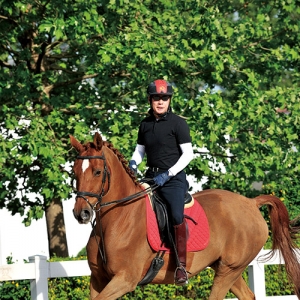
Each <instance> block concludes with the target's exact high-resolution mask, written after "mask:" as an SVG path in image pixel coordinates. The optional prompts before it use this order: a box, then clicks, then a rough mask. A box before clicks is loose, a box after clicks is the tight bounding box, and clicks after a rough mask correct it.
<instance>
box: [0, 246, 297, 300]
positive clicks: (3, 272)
mask: <svg viewBox="0 0 300 300" xmlns="http://www.w3.org/2000/svg"><path fill="white" fill-rule="evenodd" d="M267 252H268V251H266V250H262V251H261V252H260V253H259V255H258V256H257V257H259V256H260V255H263V254H266V253H267ZM299 261H300V257H299ZM279 263H282V261H280V258H279V255H278V254H277V255H276V256H274V258H273V259H272V260H270V261H268V262H266V263H263V262H261V261H259V260H258V259H257V258H256V259H254V260H253V261H252V262H251V264H250V265H249V268H248V273H249V274H248V275H249V286H250V288H251V290H252V291H253V292H254V293H255V296H256V299H259V300H269V299H274V300H281V299H287V300H297V297H296V296H273V297H267V296H266V284H265V271H264V265H265V264H266V265H274V264H279ZM89 275H90V269H89V267H88V263H87V261H86V260H79V261H62V262H47V258H46V256H40V255H36V256H31V257H29V263H26V264H18V263H17V264H11V265H2V266H0V281H9V280H23V279H29V280H30V288H31V299H32V300H47V299H48V278H57V277H75V276H89Z"/></svg>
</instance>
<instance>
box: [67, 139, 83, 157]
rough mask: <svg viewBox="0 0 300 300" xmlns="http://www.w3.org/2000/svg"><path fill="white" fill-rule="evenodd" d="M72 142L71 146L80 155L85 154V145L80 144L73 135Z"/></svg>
mask: <svg viewBox="0 0 300 300" xmlns="http://www.w3.org/2000/svg"><path fill="white" fill-rule="evenodd" d="M70 142H71V145H72V146H73V147H74V148H75V149H76V150H77V152H78V153H81V152H83V150H84V147H83V145H82V144H81V143H80V142H78V141H77V140H76V139H75V138H74V136H72V135H70Z"/></svg>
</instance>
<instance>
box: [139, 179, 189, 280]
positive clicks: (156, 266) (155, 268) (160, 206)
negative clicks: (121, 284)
mask: <svg viewBox="0 0 300 300" xmlns="http://www.w3.org/2000/svg"><path fill="white" fill-rule="evenodd" d="M144 185H145V184H144ZM148 196H149V199H150V201H151V205H152V208H153V211H154V213H155V215H156V219H157V225H158V229H159V235H160V240H161V245H163V244H164V245H166V246H168V247H169V248H172V249H173V251H174V252H175V255H176V260H177V261H178V263H179V258H178V254H177V251H176V247H175V243H174V239H173V236H174V235H173V226H172V224H170V222H169V218H168V208H167V205H166V204H165V203H164V201H163V200H162V198H161V197H160V196H159V195H158V193H157V192H153V193H151V194H149V195H148ZM192 200H193V197H192V196H191V195H190V194H189V193H186V195H185V200H184V203H185V205H188V204H189V203H191V202H192ZM185 217H187V216H185ZM164 254H165V250H162V251H160V250H159V251H158V252H157V254H156V256H155V258H154V259H153V260H152V262H151V265H150V267H149V269H148V271H147V273H146V275H145V276H144V278H143V279H142V280H141V281H140V282H139V283H138V285H140V286H143V285H146V284H148V283H149V282H151V281H152V280H153V279H154V278H155V276H156V275H157V273H158V272H159V270H160V269H161V268H162V266H163V265H164V259H163V256H164Z"/></svg>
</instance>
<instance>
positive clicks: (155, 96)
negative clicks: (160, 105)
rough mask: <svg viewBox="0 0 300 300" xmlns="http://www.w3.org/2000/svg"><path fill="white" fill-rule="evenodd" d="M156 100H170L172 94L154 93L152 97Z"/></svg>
mask: <svg viewBox="0 0 300 300" xmlns="http://www.w3.org/2000/svg"><path fill="white" fill-rule="evenodd" d="M151 98H152V99H153V100H154V101H159V100H160V99H162V100H163V101H168V100H169V99H170V96H168V95H154V96H152V97H151Z"/></svg>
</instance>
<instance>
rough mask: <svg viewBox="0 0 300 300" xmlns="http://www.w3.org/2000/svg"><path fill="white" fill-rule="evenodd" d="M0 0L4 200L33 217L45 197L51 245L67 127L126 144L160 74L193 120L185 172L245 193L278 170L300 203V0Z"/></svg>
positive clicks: (62, 189) (59, 229) (61, 193)
mask: <svg viewBox="0 0 300 300" xmlns="http://www.w3.org/2000/svg"><path fill="white" fill-rule="evenodd" d="M0 4H1V5H0V37H1V39H0V41H1V42H0V66H1V72H0V97H1V115H0V126H1V134H0V149H1V157H0V168H1V174H0V176H1V183H0V207H7V208H8V209H9V210H10V211H11V212H12V214H16V213H20V214H21V215H24V222H25V224H26V225H30V222H31V220H32V219H37V218H40V217H41V216H42V215H43V213H44V211H45V212H46V219H47V225H48V236H49V242H50V244H49V245H50V253H51V254H53V253H56V254H57V255H66V254H67V251H66V250H67V245H66V241H65V232H64V223H63V212H62V205H61V200H62V199H66V198H68V197H70V193H71V187H70V184H69V183H70V174H69V172H68V170H66V169H65V165H66V163H67V162H70V161H72V160H73V158H74V157H73V153H72V152H70V145H69V141H68V135H69V134H73V135H75V136H76V137H77V138H79V139H81V140H86V139H88V138H89V135H90V134H91V132H92V131H94V130H100V131H101V132H102V133H103V134H104V135H105V136H106V137H107V138H108V139H109V140H110V141H111V142H112V143H113V144H114V146H115V147H117V148H119V149H120V150H121V152H122V153H123V154H124V155H125V156H126V157H128V158H129V157H130V156H131V153H132V151H133V147H134V145H135V140H136V134H137V126H138V124H139V122H140V120H141V119H142V118H143V117H144V116H145V115H146V113H147V110H148V104H147V99H146V94H145V90H146V87H147V85H148V83H149V82H150V81H152V80H154V79H156V78H165V79H167V80H169V81H170V82H173V83H174V84H175V85H176V91H175V95H174V98H173V99H172V107H173V109H174V111H175V112H176V113H179V114H181V115H182V116H183V117H186V118H187V121H188V123H189V125H190V128H191V135H192V138H193V144H194V147H195V152H197V158H196V159H194V160H193V162H192V163H191V164H190V166H189V167H188V169H187V172H188V173H189V174H194V175H195V176H196V178H197V179H198V180H200V179H201V178H202V177H203V176H207V177H208V183H207V187H211V188H213V187H218V188H224V189H230V190H232V191H236V192H240V193H242V194H245V195H248V196H252V195H255V191H253V190H252V184H253V182H256V181H263V183H264V184H265V185H268V184H272V185H273V186H276V189H277V190H279V191H281V190H284V191H285V196H286V197H285V199H284V201H287V202H288V201H289V202H288V203H289V208H290V211H291V213H292V215H297V214H299V213H300V212H299V208H297V205H298V206H299V199H300V197H299V192H298V191H299V188H298V180H297V178H299V155H298V151H299V129H298V128H299V115H300V114H299V111H300V104H299V94H300V89H299V83H298V82H299V53H300V51H299V34H298V31H299V26H300V23H299V20H300V18H299V14H300V8H299V5H298V3H297V1H295V0H289V1H279V0H274V1H265V2H261V1H256V0H253V1H243V0H234V1H217V2H211V1H202V0H198V1H196V0H186V1H170V0H161V1H156V2H154V1H150V0H146V1H135V0H132V1H128V0H122V1H115V0H111V1H108V0H104V1H94V0H91V1H83V0H78V1H73V0H66V1H58V0H50V1H44V0H40V1H33V0H31V1H25V0H19V1H8V0H1V1H0ZM203 147H205V148H207V152H206V151H203V152H201V151H199V150H198V149H201V148H203ZM212 164H214V166H215V167H214V168H213V169H211V167H210V166H211V165H212ZM222 166H224V168H225V170H226V172H224V171H223V170H222ZM289 191H292V193H291V194H290V195H289ZM31 193H33V194H34V195H35V197H34V198H32V197H30V194H31ZM53 207H54V208H56V209H53ZM62 246H63V247H62ZM62 248H64V249H62ZM64 251H65V252H64Z"/></svg>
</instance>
